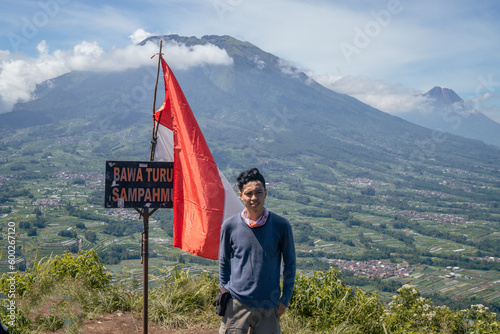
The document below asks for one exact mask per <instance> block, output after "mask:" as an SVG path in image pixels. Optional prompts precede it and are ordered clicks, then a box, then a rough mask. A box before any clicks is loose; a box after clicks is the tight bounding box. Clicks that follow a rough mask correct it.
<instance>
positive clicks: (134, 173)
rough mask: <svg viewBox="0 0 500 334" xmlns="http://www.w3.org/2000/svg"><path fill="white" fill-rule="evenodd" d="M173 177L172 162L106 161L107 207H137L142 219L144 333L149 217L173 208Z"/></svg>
mask: <svg viewBox="0 0 500 334" xmlns="http://www.w3.org/2000/svg"><path fill="white" fill-rule="evenodd" d="M173 179H174V163H173V162H159V161H145V162H142V161H106V182H105V190H104V207H106V208H134V209H135V210H136V211H137V212H138V213H139V214H140V215H141V216H142V219H143V224H144V228H143V231H142V241H141V263H142V276H143V278H142V280H143V284H142V297H143V306H142V319H143V333H144V334H147V333H148V281H149V279H148V270H149V268H148V267H149V263H148V259H149V258H148V252H149V243H148V240H149V217H150V216H151V215H152V214H153V213H155V212H156V210H158V209H159V208H172V207H173V201H172V193H173V184H174V183H173ZM150 209H152V210H151V211H150Z"/></svg>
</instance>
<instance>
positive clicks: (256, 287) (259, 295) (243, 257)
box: [219, 212, 296, 307]
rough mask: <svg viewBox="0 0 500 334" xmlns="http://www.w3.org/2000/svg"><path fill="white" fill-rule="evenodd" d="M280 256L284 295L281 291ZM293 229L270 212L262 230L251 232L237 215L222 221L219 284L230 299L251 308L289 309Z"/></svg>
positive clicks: (293, 272) (291, 280)
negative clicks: (282, 307)
mask: <svg viewBox="0 0 500 334" xmlns="http://www.w3.org/2000/svg"><path fill="white" fill-rule="evenodd" d="M282 256H283V265H284V270H283V294H281V291H280V269H281V257H282ZM295 267H296V265H295V245H294V241H293V234H292V227H291V226H290V223H289V222H288V221H287V220H286V219H285V218H283V217H280V216H278V215H277V214H274V213H272V212H269V217H268V220H267V222H266V224H264V225H263V226H260V227H254V228H250V227H249V226H248V225H247V224H245V222H244V221H243V219H242V218H241V216H240V214H237V215H234V216H232V217H231V218H228V219H226V220H225V221H224V223H223V224H222V227H221V235H220V245H219V280H220V284H221V286H224V287H225V288H226V289H228V290H229V292H230V293H231V295H232V297H233V298H236V299H238V300H239V301H241V302H242V303H244V304H246V305H249V306H252V307H274V306H276V305H278V303H279V302H281V303H283V304H284V305H285V306H288V302H289V301H290V297H291V296H292V291H293V285H294V283H295Z"/></svg>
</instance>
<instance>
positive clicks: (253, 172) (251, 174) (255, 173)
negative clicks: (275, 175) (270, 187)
mask: <svg viewBox="0 0 500 334" xmlns="http://www.w3.org/2000/svg"><path fill="white" fill-rule="evenodd" d="M236 181H237V182H238V189H239V190H240V191H242V190H243V186H244V185H245V184H247V183H248V182H252V181H260V182H261V183H262V185H263V186H264V189H266V180H265V179H264V176H262V174H261V173H260V172H259V170H258V169H257V168H255V167H254V168H250V169H248V170H246V171H244V172H241V173H240V175H238V177H237V178H236Z"/></svg>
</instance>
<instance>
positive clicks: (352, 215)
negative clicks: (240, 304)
mask: <svg viewBox="0 0 500 334" xmlns="http://www.w3.org/2000/svg"><path fill="white" fill-rule="evenodd" d="M164 38H165V39H167V40H168V39H173V40H178V41H179V42H182V41H185V42H186V43H207V42H210V43H213V44H215V45H218V46H220V47H224V48H225V49H226V50H227V52H228V54H229V55H230V56H232V57H233V59H234V65H232V66H208V65H205V66H201V67H195V68H191V69H189V70H178V71H175V70H174V72H175V74H176V76H177V78H178V80H179V83H180V84H181V87H182V88H183V90H184V92H185V94H186V97H187V98H188V101H189V102H190V105H191V108H192V109H193V112H194V113H195V116H196V117H197V119H198V122H199V124H200V127H201V129H202V131H203V132H204V134H205V137H206V139H207V142H208V144H209V147H210V148H211V150H212V153H213V155H214V157H215V159H216V162H217V163H218V165H219V167H220V168H221V170H223V172H224V173H225V175H226V177H227V178H228V179H229V180H230V181H231V182H234V177H235V176H236V175H237V174H238V173H239V172H240V171H241V170H243V169H247V168H249V167H252V166H256V167H259V169H261V170H262V172H263V173H264V175H265V176H266V178H267V181H268V182H269V197H268V200H267V206H268V207H269V209H271V210H272V211H275V212H277V213H278V214H280V215H283V216H284V217H286V218H287V219H289V220H290V222H291V223H292V226H293V229H294V235H295V240H296V246H297V250H298V264H299V269H300V270H302V271H305V272H308V271H314V270H327V269H328V268H329V267H330V266H337V267H339V268H342V270H341V271H340V276H341V277H342V278H343V279H344V280H345V282H347V283H348V284H352V285H356V286H361V287H362V288H363V289H364V291H368V292H372V291H377V292H378V293H379V294H380V297H381V298H382V300H383V301H384V302H386V303H387V302H389V301H390V300H391V298H392V296H393V295H394V294H395V293H396V290H397V289H398V288H400V287H401V286H402V285H403V284H407V283H408V284H413V285H415V286H417V287H418V289H419V290H420V291H421V292H422V293H423V294H424V295H425V296H432V298H433V300H434V301H435V302H436V303H445V304H447V305H449V306H450V307H452V308H453V309H460V308H467V307H469V306H470V305H472V304H478V303H481V304H484V305H487V306H489V307H490V308H491V309H492V310H494V311H498V310H499V309H500V306H499V305H500V285H499V283H498V282H500V272H499V269H500V268H499V267H500V248H499V245H500V243H499V242H498V241H499V234H498V230H499V225H500V224H499V222H500V208H499V204H498V203H499V202H500V192H499V188H500V171H499V168H498V166H500V161H499V160H500V150H499V149H498V148H496V147H494V146H489V145H486V144H484V143H482V142H479V141H474V140H468V139H464V138H461V137H457V136H453V135H449V134H443V133H438V132H433V131H431V130H429V129H426V128H423V127H419V126H416V125H413V124H411V123H409V122H406V121H404V120H402V119H400V118H397V117H394V116H391V115H388V114H386V113H383V112H382V111H380V110H376V109H374V108H371V107H370V106H367V105H365V104H363V103H361V102H359V101H357V100H355V99H354V98H352V97H349V96H346V95H342V94H337V93H335V92H333V91H330V90H328V89H326V88H324V87H322V86H320V85H319V84H317V83H315V82H314V81H312V80H311V79H310V78H308V77H307V76H306V75H305V74H303V73H300V72H298V71H297V70H296V69H294V68H293V67H289V66H288V65H286V63H284V62H283V61H281V60H280V59H278V58H277V57H275V56H273V55H271V54H268V53H266V52H264V51H262V50H260V49H258V48H257V47H255V46H253V45H251V44H248V43H245V42H241V41H237V40H235V39H233V38H231V37H227V36H223V37H218V36H208V37H205V38H202V39H201V40H198V39H194V38H183V37H179V36H164ZM166 57H167V60H168V55H166ZM155 75H156V69H155V68H154V66H152V67H148V68H140V69H135V70H127V71H124V72H118V73H115V72H109V73H91V72H72V73H69V74H66V75H63V76H61V77H58V78H55V79H53V80H51V82H50V84H49V83H45V84H42V85H40V86H39V87H38V89H37V92H36V96H37V97H38V98H37V99H36V100H33V101H30V102H25V103H19V104H17V105H16V106H15V108H14V111H13V112H12V113H10V114H3V115H0V128H1V129H2V131H0V210H1V211H0V214H1V215H0V217H1V218H0V223H1V229H2V230H1V232H2V233H1V236H2V238H3V239H4V240H6V239H7V233H8V229H7V228H8V223H9V222H13V224H15V226H16V232H15V233H16V239H15V246H16V258H17V259H19V261H20V262H19V263H17V264H16V265H17V266H18V267H19V268H20V269H24V268H26V264H27V266H28V268H29V267H30V266H31V263H32V261H33V260H34V259H35V258H39V257H40V256H46V255H47V256H48V255H50V254H63V253H64V252H66V251H75V250H78V249H81V250H89V249H95V250H96V251H97V253H98V254H99V256H100V257H101V258H102V259H103V261H104V263H105V264H106V265H107V266H109V268H110V269H111V270H112V271H113V272H114V273H115V274H116V275H118V277H120V279H121V280H123V281H124V282H135V281H137V280H138V279H140V263H139V261H140V260H139V259H138V257H139V246H140V240H141V236H140V233H141V230H142V226H141V220H139V219H138V215H137V213H136V212H135V211H134V210H126V209H125V210H119V209H104V208H103V192H104V184H103V183H104V161H105V160H148V158H149V140H150V138H151V125H152V124H151V114H152V110H151V108H152V97H153V84H154V80H153V78H154V76H155ZM161 89H162V88H160V89H159V91H160V92H161ZM159 95H160V96H161V95H162V94H161V93H160V94H159ZM156 105H157V106H159V105H161V101H160V99H159V101H157V104H156ZM152 218H153V221H152V222H151V228H150V238H151V251H152V253H151V256H152V258H151V259H150V261H151V263H152V266H158V267H165V266H171V265H174V264H176V263H179V262H180V263H184V264H186V265H189V266H193V267H194V268H197V269H200V268H204V269H207V270H210V271H215V270H216V268H217V266H216V265H217V264H216V262H215V261H210V260H204V259H198V258H195V257H193V256H190V255H188V254H183V253H182V252H180V251H179V250H177V249H174V248H172V246H171V233H172V226H171V218H172V212H171V211H170V210H160V211H158V212H157V213H155V215H154V216H153V217H152ZM78 240H81V241H78ZM75 241H76V242H75ZM6 259H7V252H6V249H4V250H3V251H2V254H1V260H2V261H5V260H6ZM25 260H26V261H25ZM339 260H343V261H344V262H342V261H339ZM370 261H382V262H370ZM398 266H400V267H398ZM0 268H1V269H2V270H3V272H6V271H8V267H7V262H2V266H1V267H0ZM398 268H399V269H401V268H403V269H404V270H403V269H402V270H403V271H404V273H403V271H400V272H401V274H399V273H398V272H397V270H398ZM405 274H406V275H405Z"/></svg>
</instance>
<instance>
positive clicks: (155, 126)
mask: <svg viewBox="0 0 500 334" xmlns="http://www.w3.org/2000/svg"><path fill="white" fill-rule="evenodd" d="M162 42H163V40H160V52H159V53H158V69H157V70H156V83H155V94H154V98H153V133H152V135H151V152H150V153H149V160H150V161H154V160H155V149H156V140H157V138H158V127H159V124H160V120H159V119H158V122H155V121H154V116H155V112H156V92H157V90H158V78H159V77H160V63H161V55H162V53H161V47H162ZM153 57H154V56H153ZM160 118H161V117H160Z"/></svg>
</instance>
